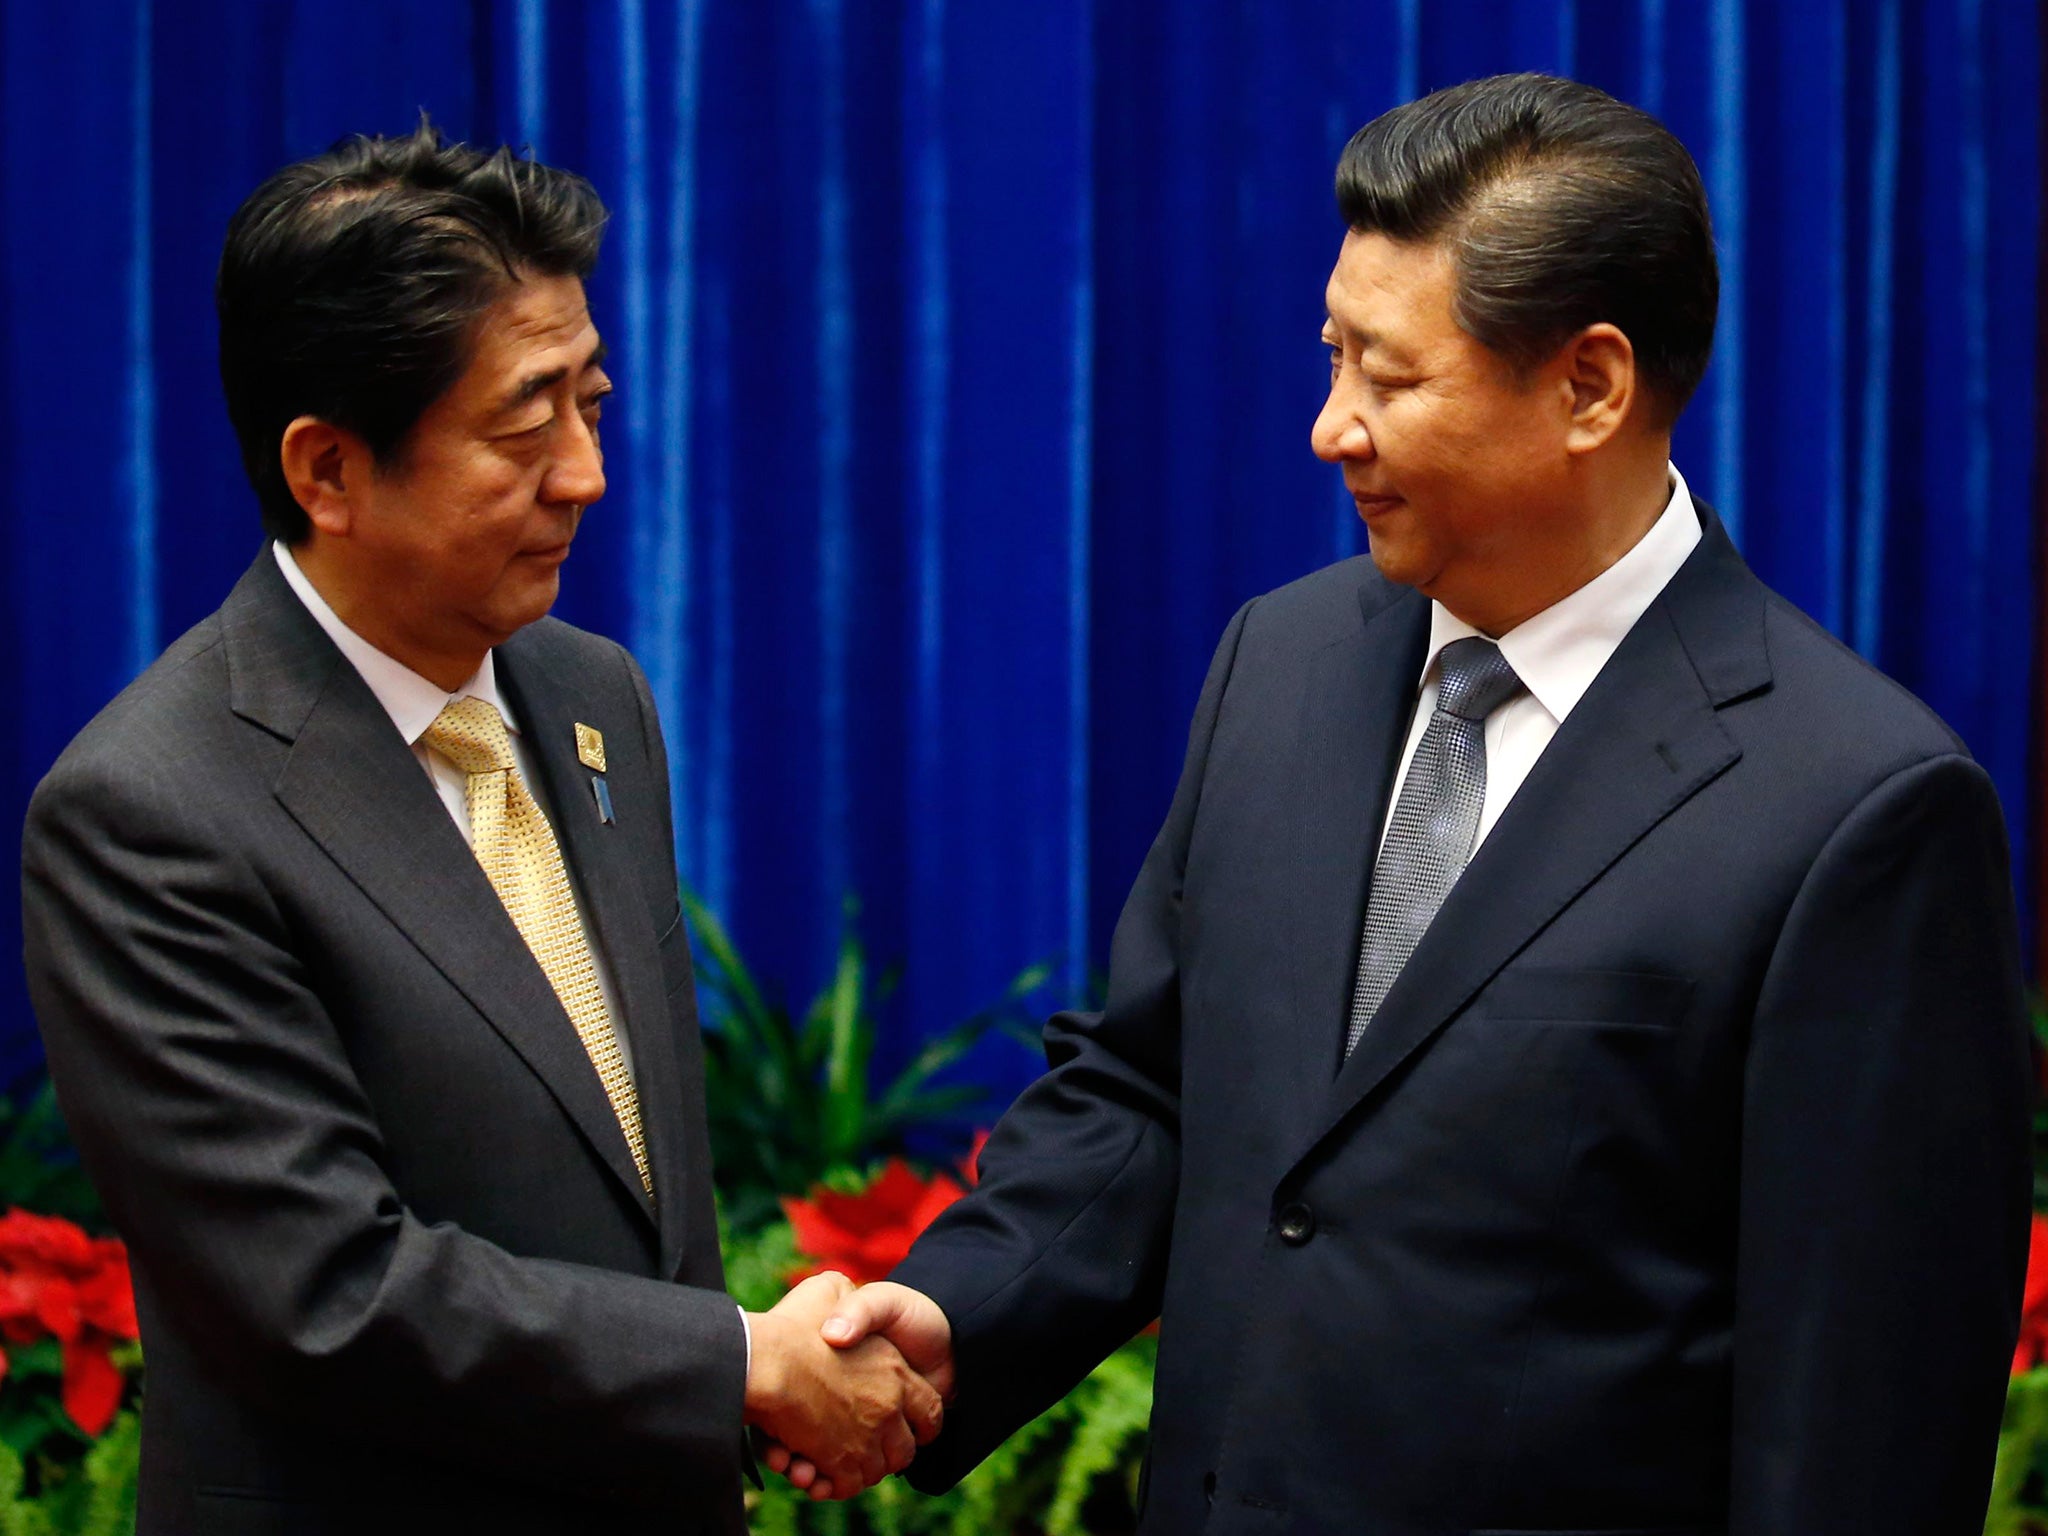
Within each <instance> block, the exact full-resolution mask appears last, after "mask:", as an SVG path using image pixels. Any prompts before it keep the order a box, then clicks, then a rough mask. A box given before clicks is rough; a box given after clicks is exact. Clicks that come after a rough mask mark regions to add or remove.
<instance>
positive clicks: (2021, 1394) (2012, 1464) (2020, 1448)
mask: <svg viewBox="0 0 2048 1536" xmlns="http://www.w3.org/2000/svg"><path fill="white" fill-rule="evenodd" d="M2044 1488H2048V1370H2033V1371H2028V1372H2026V1373H2025V1374H2023V1375H2019V1376H2015V1377H2013V1379H2012V1383H2011V1385H2010V1386H2009V1387H2007V1389H2006V1394H2005V1422H2004V1423H2003V1424H2002V1425H2001V1426H2000V1428H1999V1431H1998V1460H1997V1462H1996V1464H1995V1466H1994V1468H1993V1470H1992V1473H1991V1507H1990V1511H1989V1513H1988V1514H1987V1515H1986V1517H1985V1521H1984V1536H2042V1533H2048V1514H2044V1513H2043V1510H2042V1507H2041V1505H2042V1493H2043V1490H2044Z"/></svg>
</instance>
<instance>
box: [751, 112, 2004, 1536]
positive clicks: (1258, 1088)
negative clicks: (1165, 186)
mask: <svg viewBox="0 0 2048 1536" xmlns="http://www.w3.org/2000/svg"><path fill="white" fill-rule="evenodd" d="M1338 198H1339V204H1340V207H1341V209H1342V211H1343V214H1344V218H1345V222H1346V224H1347V225H1348V226H1349V233H1348V234H1347V236H1346V237H1345V240H1344V243H1343V248H1342V250H1341V252H1340V254H1339V256H1338V260H1337V264H1336V268H1335V270H1334V271H1333V273H1332V274H1331V278H1330V282H1329V285H1328V289H1327V293H1326V303H1327V308H1328V323H1327V326H1326V328H1325V331H1324V336H1323V339H1324V343H1325V345H1326V346H1327V348H1328V351H1329V364H1330V393H1329V399H1328V403H1327V404H1326V405H1325V406H1324V408H1323V411H1322V414H1321V416H1320V417H1319V419H1318V420H1317V421H1316V423H1315V427H1314V432H1313V443H1314V446H1315V449H1316V451H1317V453H1319V454H1320V455H1321V456H1323V457H1324V458H1325V459H1327V460H1329V461H1330V462H1332V463H1333V464H1336V465H1338V466H1340V467H1341V469H1342V472H1343V475H1344V480H1345V484H1346V486H1347V488H1348V489H1349V490H1350V492H1351V494H1352V496H1353V497H1354V499H1355V500H1356V502H1357V504H1358V510H1359V513H1360V515H1361V517H1362V518H1363V519H1364V521H1365V524H1366V528H1367V532H1368V535H1369V537H1370V540H1371V558H1370V559H1369V560H1365V559H1361V560H1353V561H1348V562H1345V563H1344V564H1341V565H1337V566H1333V567H1331V568H1330V569H1328V570H1324V571H1319V572H1317V573H1315V574H1313V575H1310V576H1308V577H1306V578H1304V579H1303V580H1301V581H1298V582H1296V583H1294V584H1293V585H1291V586H1288V587H1284V588H1282V589H1281V590H1279V591H1277V592H1272V593H1268V594H1267V595H1265V596H1263V597H1260V598H1258V599H1256V600H1254V601H1253V602H1251V603H1249V604H1247V605H1246V606H1245V608H1244V609H1243V610H1242V611H1241V612H1240V613H1239V614H1238V615H1237V617H1236V618H1235V619H1234V620H1233V621H1232V622H1231V624H1230V627H1229V629H1228V631H1227V632H1226V633H1225V635H1224V637H1223V642H1222V645H1221V646H1220V648H1219V649H1218V651H1217V654H1216V659H1215V663H1214V665H1213V666H1212V668H1211V669H1210V672H1209V677H1208V682H1207V684H1206V685H1205V686H1204V688H1203V690H1202V696H1201V701H1200V703H1199V704H1198V705H1197V706H1196V711H1195V721H1194V729H1193V731H1192V734H1191V737H1190V740H1189V744H1188V755H1187V763H1186V767H1185V770H1184V772H1183V774H1182V777H1181V782H1180V788H1179V791H1178V792H1177V793H1176V795H1175V796H1174V800H1173V805H1172V808H1171V809H1170V810H1169V811H1168V813H1167V817H1166V823H1165V826H1164V828H1163V829H1162V830H1161V832H1160V834H1159V837H1158V840H1157V841H1156V842H1155V843H1154V844H1153V846H1152V850H1151V852H1150V854H1149V856H1148V857H1147V859H1146V861H1145V865H1144V868H1143V870H1142V871H1141V872H1140V874H1139V876H1138V880H1137V884H1136V886H1135V888H1134V889H1133V891H1132V893H1131V897H1130V901H1129V903H1128V904H1127V905H1126V907H1125V908H1124V912H1123V916H1122V919H1121V921H1120V922H1119V924H1118V927H1117V932H1116V941H1115V947H1114V950H1113V952H1112V955H1111V964H1110V982H1109V995H1108V1000H1107V1006H1106V1007H1105V1009H1104V1010H1103V1011H1102V1012H1101V1013H1099V1014H1087V1015H1076V1014H1069V1015H1063V1016H1061V1017H1059V1018H1057V1019H1055V1020H1054V1021H1053V1022H1052V1024H1051V1025H1050V1027H1049V1028H1048V1029H1047V1031H1046V1050H1047V1057H1048V1061H1049V1063H1050V1068H1051V1070H1050V1071H1049V1072H1048V1073H1047V1074H1046V1075H1045V1077H1043V1078H1042V1079H1041V1080H1040V1081H1039V1082H1038V1083H1037V1084H1035V1085H1034V1086H1033V1087H1031V1088H1030V1089H1029V1090H1027V1091H1026V1092H1025V1094H1024V1095H1023V1097H1022V1098H1021V1099H1020V1100H1019V1101H1018V1103H1017V1104H1016V1106H1015V1107H1014V1108H1013V1109H1011V1111H1010V1112H1009V1113H1008V1114H1007V1115H1006V1116H1005V1117H1004V1119H1003V1121H1002V1123H1001V1124H1000V1125H999V1126H998V1127H997V1129H996V1131H995V1134H994V1136H993V1138H992V1139H991V1140H990V1141H989V1143H988V1147H987V1151H986V1154H985V1155H984V1157H983V1159H982V1163H981V1175H982V1177H981V1182H980V1185H979V1187H978V1188H977V1189H976V1190H975V1191H974V1192H973V1193H971V1194H970V1195H969V1196H968V1197H967V1198H966V1199H964V1200H962V1201H961V1202H960V1203H958V1204H957V1205H955V1206H954V1207H952V1209H951V1210H949V1211H947V1212H946V1213H945V1214H944V1215H943V1216H942V1217H941V1218H940V1219H939V1220H938V1221H937V1222H936V1223H935V1224H934V1225H933V1227H932V1228H931V1230H930V1231H929V1232H928V1233H927V1234H926V1235H925V1237H924V1238H923V1240H922V1241H920V1242H919V1243H918V1245H917V1246H916V1248H915V1249H914V1250H913V1251H912V1253H911V1255H910V1257H909V1259H908V1261H907V1262H906V1263H905V1264H904V1265H903V1266H902V1267H901V1268H900V1269H899V1270H898V1271H897V1273H896V1276H895V1277H894V1280H895V1282H896V1283H887V1284H883V1285H880V1286H871V1287H868V1288H865V1289H863V1290H861V1291H859V1292H857V1293H855V1295H854V1296H853V1297H852V1298H850V1300H849V1301H848V1302H847V1303H845V1304H843V1309H842V1310H843V1314H844V1315H843V1317H838V1318H835V1319H834V1320H833V1321H832V1322H831V1323H829V1324H828V1325H827V1326H828V1330H829V1331H830V1332H831V1333H832V1334H833V1336H834V1337H836V1338H839V1339H842V1340H847V1341H851V1340H853V1339H857V1338H860V1337H862V1336H863V1335H864V1334H867V1333H869V1332H870V1331H871V1330H873V1331H882V1332H886V1333H887V1334H889V1336H891V1337H893V1338H895V1339H896V1340H897V1342H898V1343H899V1344H900V1345H901V1347H902V1348H903V1349H904V1351H905V1353H906V1354H907V1355H909V1356H910V1358H911V1360H912V1363H913V1364H916V1365H918V1366H920V1367H921V1368H922V1369H925V1370H927V1371H930V1372H932V1373H933V1374H934V1375H936V1376H939V1377H940V1378H941V1379H942V1380H945V1379H947V1378H954V1377H956V1378H957V1385H958V1390H959V1397H958V1400H957V1401H956V1402H955V1403H954V1405H953V1409H952V1411H951V1413H950V1414H949V1416H948V1419H947V1425H946V1429H945V1432H944V1433H943V1434H942V1435H941V1436H940V1437H939V1439H938V1441H937V1442H936V1443H935V1444H934V1445H933V1446H932V1447H931V1448H930V1449H929V1450H928V1451H927V1452H926V1453H925V1454H924V1455H922V1456H920V1458H919V1460H918V1463H917V1466H916V1467H915V1468H914V1469H913V1471H912V1474H911V1476H912V1480H913V1481H914V1482H917V1483H918V1484H919V1485H920V1486H926V1485H930V1486H938V1485H943V1484H945V1483H948V1482H950V1481H952V1480H953V1479H954V1478H957V1477H958V1476H960V1475H961V1474H962V1473H963V1472H965V1471H966V1470H967V1469H968V1468H969V1467H971V1466H972V1465H973V1464H974V1463H975V1462H976V1461H978V1460H979V1459H980V1458H981V1457H982V1456H984V1455H986V1454H987V1452H988V1451H989V1450H990V1449H991V1448H992V1447H993V1446H994V1445H996V1444H997V1443H998V1442H999V1441H1000V1440H1001V1439H1002V1438H1003V1437H1004V1436H1005V1435H1007V1434H1009V1433H1010V1432H1012V1431H1013V1430H1014V1429H1016V1428H1017V1427H1018V1426H1019V1425H1021V1424H1023V1423H1025V1422H1026V1421H1028V1420H1029V1419H1030V1418H1031V1417H1032V1415H1033V1414H1035V1413H1036V1412H1038V1411H1039V1410H1040V1409H1041V1408H1042V1407H1044V1406H1045V1404H1046V1403H1048V1402H1049V1401H1051V1400H1052V1399H1053V1398H1055V1397H1056V1396H1057V1395H1058V1394H1059V1393H1061V1392H1063V1391H1065V1390H1066V1389H1067V1388H1068V1387H1069V1386H1071V1385H1072V1384H1073V1382H1074V1381H1075V1380H1076V1379H1077V1378H1078V1377H1079V1376H1080V1375H1081V1374H1082V1373H1083V1372H1085V1371H1086V1370H1087V1369H1088V1368H1089V1367H1090V1366H1092V1365H1093V1364H1094V1363H1095V1362H1096V1361H1097V1360H1099V1359H1100V1358H1101V1357H1102V1355H1103V1354H1105V1353H1106V1352H1107V1351H1109V1350H1111V1349H1113V1348H1115V1347H1116V1346H1117V1345H1118V1344H1120V1343H1122V1342H1123V1341H1124V1340H1125V1339H1127V1338H1129V1337H1130V1336H1131V1334H1132V1333H1134V1332H1135V1331H1136V1330H1137V1329H1139V1328H1140V1327H1142V1326H1143V1325H1144V1324H1145V1323H1147V1322H1148V1321H1150V1320H1151V1319H1152V1318H1153V1317H1155V1316H1157V1317H1160V1318H1161V1334H1160V1343H1159V1375H1158V1383H1157V1400H1156V1407H1155V1410H1154V1413H1153V1418H1152V1438H1151V1445H1150V1454H1149V1457H1148V1462H1147V1472H1146V1477H1145V1479H1144V1481H1143V1484H1142V1490H1141V1493H1140V1496H1139V1498H1140V1505H1141V1508H1142V1528H1143V1530H1144V1531H1146V1532H1147V1533H1156V1536H1185V1533H1189V1532H1194V1531H1205V1532H1209V1533H1211V1536H1223V1533H1252V1532H1260V1533H1267V1532H1270V1533H1279V1532H1289V1533H1329V1536H1453V1533H1465V1532H1471V1533H1483V1536H1546V1533H1547V1536H1708V1533H1728V1536H1975V1533H1976V1532H1977V1531H1979V1530H1980V1529H1981V1526H1982V1522H1983V1517H1984V1505H1985V1496H1986V1491H1987V1488H1988V1482H1989V1477H1990V1472H1991V1462H1992V1451H1993V1446H1994V1443H1995V1440H1996V1435H1997V1430H1998V1424H1999V1414H2000V1408H2001V1403H2002V1398H2003V1390H2004V1380H2005V1373H2006V1369H2007V1363H2008V1361H2009V1360H2010V1358H2011V1351H2012V1344H2013V1337H2014V1334H2015V1332H2016V1330H2017V1326H2018V1302H2019V1293H2020V1280H2021V1274H2022V1271H2023V1268H2024V1265H2025V1258H2026V1247H2027V1244H2026V1231H2027V1205H2028V1193H2029V1179H2028V1159H2027V1146H2028V1138H2027V1102H2028V1094H2029V1087H2028V1078H2029V1072H2028V1063H2027V1050H2026V1043H2025V1026H2024V1021H2023V1016H2022V1009H2021V1004H2020V987H2019V972H2018V955H2017V942H2016V938H2015V923H2014V919H2013V909H2012V894H2011V887H2010V883H2009V876H2008V871H2007V861H2006V841H2005V833H2004V829H2003V827H2002V826H2001V823H2000V817H1999V809H1998V804H1997V800H1996V798H1995V796H1994V794H1993V792H1992V788H1991V784H1990V781H1989V780H1988V779H1987V777H1986V776H1985V774H1984V773H1983V771H1982V770H1981V769H1980V768H1979V767H1978V766H1977V765H1976V764H1975V763H1973V762H1972V761H1971V760H1970V758H1969V755H1968V753H1967V752H1966V751H1965V750H1964V748H1963V745H1962V743H1961V742H1959V741H1958V740H1957V739H1956V738H1955V736H1954V734H1953V733H1952V732H1950V731H1949V730H1948V729H1947V728H1946V727H1944V726H1943V725H1942V723H1941V722H1940V721H1939V720H1937V719H1936V718H1935V717H1934V716H1933V715H1932V714H1931V713H1930V712H1929V711H1928V710H1927V709H1925V708H1924V707H1923V706H1922V705H1920V704H1919V703H1918V702H1917V701H1916V700H1914V699H1913V698H1911V697H1910V696H1909V695H1907V694H1906V692H1905V691H1904V690H1903V689H1901V688H1899V687H1898V686H1897V685H1895V684H1893V683H1892V682H1890V681H1889V680H1887V679H1886V678H1884V677H1881V676H1880V675H1878V674H1877V673H1876V672H1875V671H1873V670H1872V669H1871V668H1870V667H1868V666H1866V665H1865V664H1864V663H1863V662H1862V661H1861V660H1859V659H1858V658H1857V657H1856V656H1854V655H1852V654H1851V653H1850V652H1849V651H1847V650H1846V649H1844V648H1843V647H1842V646H1840V645H1839V644H1837V643H1836V642H1835V641H1834V640H1833V639H1832V638H1831V637H1830V636H1828V635H1827V634H1825V633H1824V632H1822V631H1821V629H1820V628H1819V627H1818V626H1816V625H1815V624H1813V623H1812V622H1811V621H1810V620H1808V619H1807V618H1806V617H1805V616H1803V615H1802V614H1800V613H1798V612H1797V611H1795V610H1794V609H1793V608H1792V607H1791V606H1790V605H1789V604H1787V603H1786V602H1784V601H1783V600H1782V599H1781V598H1779V597H1777V596H1775V595H1774V594H1772V593H1771V592H1769V591H1767V590H1766V589H1765V588H1764V587H1763V585H1762V584H1761V583H1760V582H1758V581H1757V579H1756V578H1755V576H1753V575H1752V574H1751V573H1750V572H1749V570H1748V569H1747V567H1746V566H1745V565H1744V564H1743V562H1742V560H1741V558H1740V556H1738V555H1737V553H1736V551H1735V549H1734V547H1733V545H1732V544H1731V543H1730V541H1729V539H1728V536H1727V534H1726V533H1725V532H1724V530H1723V529H1722V527H1721V524H1720V522H1719V521H1718V520H1717V519H1716V518H1715V516H1714V514H1713V513H1712V511H1711V510H1709V509H1708V508H1706V507H1705V506H1704V505H1703V504H1700V503H1697V502H1695V501H1694V500H1693V498H1692V497H1691V496H1690V495H1689V494H1687V492H1686V489H1685V485H1684V482H1683V480H1682V479H1681V478H1680V477H1679V476H1678V474H1677V471H1676V470H1675V469H1674V468H1673V467H1672V466H1671V464H1670V463H1669V453H1670V443H1671V425H1672V422H1673V420H1674V419H1675V418H1676V417H1677V415H1678V413H1679V411H1680V409H1681V408H1682V407H1683V406H1684V404H1685V401H1686V398H1687V396H1688V395H1689V394H1690V393H1691V391H1692V389H1693V387H1694V386H1695V385H1696V384H1697V383H1698V382H1699V379H1700V375H1701V373H1702V371H1703V370H1704V369H1705V367H1706V362H1707V355H1708V351H1709V348H1710V346H1711V342H1712V337H1713V329H1714V315H1715V300H1716V288H1717V282H1716V274H1715V263H1714V252H1713V243H1712V237H1711V234H1710V232H1709V228H1708V221H1707V209H1706V199H1705V195H1704V193H1703V191H1702V188H1701V185H1700V180H1699V175H1698V172H1697V171H1696V170H1695V168H1694V167H1693V164H1692V162H1691V160H1690V158H1689V157H1688V156H1687V155H1686V153H1685V151H1684V149H1683V148H1682V147H1681V146H1680V145H1679V144H1678V143H1677V141H1676V140H1675V139H1673V138H1672V137H1671V135H1670V134H1668V133H1667V132H1665V131H1664V130H1663V128H1662V127H1661V126H1659V125H1658V124H1657V123H1656V122H1654V121H1653V120H1652V119H1650V118H1649V117H1647V116H1645V115H1644V114H1642V113H1640V112H1637V111H1635V110H1633V109H1632V108H1629V107H1626V106H1623V105H1622V104H1621V103H1618V102H1616V101H1614V100H1612V99H1611V98H1609V97H1607V96H1605V95H1603V94H1602V93H1600V92H1598V91H1595V90H1592V89H1591V88H1589V87H1585V86H1580V85H1576V84H1573V83H1570V82H1566V81H1560V80H1554V79H1544V78H1540V77H1532V76H1521V77H1507V78H1501V79H1494V80H1486V81H1478V82H1474V83H1472V84H1470V85H1466V86H1461V87H1457V88H1455V89H1452V90H1449V91H1445V92H1441V93H1439V94H1437V95H1435V96H1432V97H1429V98H1427V99H1425V100H1423V101H1420V102H1416V103H1413V104H1411V105H1409V106H1406V107H1403V108H1400V109H1397V110H1396V111H1394V112H1391V113H1389V114H1387V115H1386V116H1384V117H1382V118H1380V119H1378V120H1377V121H1375V122H1373V123H1371V124H1369V125H1368V126H1367V127H1366V128H1364V129H1363V130H1361V131H1360V133H1359V134H1358V135H1357V136H1356V137H1355V138H1354V139H1353V140H1352V142H1351V144H1350V146H1349V147H1348V148H1347V149H1346V150H1345V152H1344V156H1343V159H1342V161H1341V163H1340V166H1339V169H1338ZM1788 344H1796V343H1788ZM1789 515H1793V516H1797V515H1798V511H1797V509H1790V510H1789ZM2013 661H2014V662H2015V666H2016V667H2017V663H2018V661H2019V658H2013ZM2014 707H2015V708H2018V707H2020V700H2019V698H2018V696H2017V695H2015V698H2014ZM948 1384H949V1385H950V1384H951V1382H950V1381H948ZM774 1459H775V1460H776V1461H778V1462H780V1461H782V1459H783V1455H782V1453H781V1452H776V1453H774ZM792 1472H793V1475H794V1476H795V1477H796V1478H797V1479H798V1480H799V1481H806V1482H809V1481H810V1480H811V1472H810V1469H808V1468H806V1467H804V1466H802V1465H801V1463H799V1464H797V1465H796V1466H794V1467H793V1468H792ZM812 1486H814V1487H815V1486H816V1484H815V1483H812Z"/></svg>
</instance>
